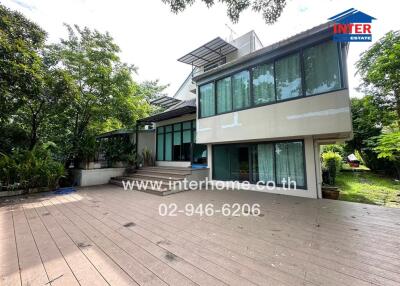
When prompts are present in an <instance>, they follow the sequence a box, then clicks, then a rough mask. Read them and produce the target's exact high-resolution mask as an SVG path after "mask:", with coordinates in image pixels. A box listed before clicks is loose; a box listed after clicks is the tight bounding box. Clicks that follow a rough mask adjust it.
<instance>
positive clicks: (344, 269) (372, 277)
mask: <svg viewBox="0 0 400 286" xmlns="http://www.w3.org/2000/svg"><path fill="white" fill-rule="evenodd" d="M108 199H109V198H107V200H108ZM135 208H140V206H138V205H136V206H135ZM148 209H149V208H148V207H146V212H147V213H149V211H148ZM136 210H137V209H136ZM193 225H195V224H193ZM216 232H218V231H217V230H216ZM229 237H233V239H234V240H235V239H236V240H239V241H240V240H241V239H242V238H240V239H238V238H237V236H236V235H235V234H230V236H227V237H226V238H225V239H229ZM243 239H246V237H244V238H243ZM220 241H224V240H223V239H221V238H220ZM271 247H272V245H270V248H271ZM263 248H264V249H265V248H266V247H265V245H264V247H263ZM300 257H301V256H300ZM301 258H302V260H300V261H299V262H300V263H301V261H303V260H304V257H301ZM306 258H307V257H306ZM311 258H312V259H309V260H310V261H313V260H314V259H315V258H314V257H311ZM317 259H319V262H320V263H321V262H323V264H322V265H326V261H325V260H324V259H320V258H318V257H317ZM328 262H329V261H328ZM335 263H336V262H333V263H330V264H328V266H329V265H330V267H332V268H333V269H335V268H336V269H338V270H341V271H342V272H346V273H347V274H350V275H356V277H359V278H360V279H365V277H366V278H368V279H369V281H373V282H376V281H381V282H382V280H383V281H384V282H385V283H387V284H388V283H392V284H393V283H394V282H393V281H391V280H385V278H383V279H382V278H381V277H379V276H377V275H370V274H369V273H368V271H364V272H362V270H365V268H366V265H364V264H361V265H360V270H357V269H355V270H353V272H349V271H348V270H349V267H351V266H352V265H349V266H346V267H341V268H340V267H337V266H336V264H335ZM334 266H336V267H334ZM339 266H340V264H339ZM367 266H368V265H367ZM350 270H351V268H350ZM367 270H370V269H368V268H367ZM374 270H375V272H377V273H380V272H381V271H382V270H380V269H374ZM308 273H313V272H308ZM386 275H387V276H388V277H389V278H391V279H398V275H397V274H396V273H394V274H393V273H391V272H387V273H386ZM351 278H352V276H349V279H348V280H351Z"/></svg>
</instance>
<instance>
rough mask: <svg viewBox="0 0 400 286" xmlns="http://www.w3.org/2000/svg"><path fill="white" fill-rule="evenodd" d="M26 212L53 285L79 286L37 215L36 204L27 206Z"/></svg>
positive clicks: (25, 207)
mask: <svg viewBox="0 0 400 286" xmlns="http://www.w3.org/2000/svg"><path fill="white" fill-rule="evenodd" d="M24 212H25V217H26V219H27V221H28V225H29V228H30V230H31V232H32V235H33V237H34V238H35V241H36V245H37V247H38V251H39V253H40V256H41V257H42V261H43V265H44V268H45V269H46V272H47V275H48V277H49V281H51V285H71V286H73V285H79V283H78V281H77V279H76V278H75V276H74V275H73V273H72V271H71V269H70V268H69V265H68V264H67V263H66V261H65V260H64V257H63V256H62V254H61V252H60V251H59V249H58V248H57V246H56V245H55V243H54V241H53V239H52V237H51V236H50V234H49V233H48V232H47V229H46V228H45V226H44V225H43V224H42V222H41V220H40V218H39V216H38V215H37V213H36V211H35V204H29V205H25V206H24Z"/></svg>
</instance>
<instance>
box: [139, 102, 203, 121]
mask: <svg viewBox="0 0 400 286" xmlns="http://www.w3.org/2000/svg"><path fill="white" fill-rule="evenodd" d="M191 113H196V107H195V106H183V107H180V108H177V109H172V110H169V111H165V112H163V113H159V114H156V115H152V116H149V117H146V118H143V119H140V120H138V122H139V123H142V124H146V123H148V124H149V123H153V122H159V121H163V120H167V119H171V118H175V117H179V116H182V115H185V114H191Z"/></svg>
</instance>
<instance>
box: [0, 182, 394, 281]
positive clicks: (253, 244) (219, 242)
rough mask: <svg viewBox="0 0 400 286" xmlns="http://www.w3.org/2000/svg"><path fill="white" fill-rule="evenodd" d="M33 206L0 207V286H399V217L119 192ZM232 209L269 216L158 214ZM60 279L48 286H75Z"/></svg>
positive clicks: (85, 193) (207, 196) (244, 197)
mask: <svg viewBox="0 0 400 286" xmlns="http://www.w3.org/2000/svg"><path fill="white" fill-rule="evenodd" d="M29 197H30V198H28V200H27V199H23V198H14V199H12V200H8V201H7V200H4V199H0V250H3V249H6V250H7V253H6V252H4V251H1V252H0V285H3V284H4V285H20V284H22V285H27V284H28V283H29V284H31V285H42V284H45V283H47V282H49V280H52V278H53V277H55V276H56V275H57V274H58V273H64V272H65V271H66V272H67V273H69V275H67V276H66V277H64V278H63V279H67V278H68V279H70V278H74V279H75V277H76V279H75V282H79V283H80V284H81V285H89V284H90V285H107V284H109V285H135V284H136V285H137V284H140V285H148V284H150V285H151V284H152V283H153V284H154V285H158V284H161V283H163V282H164V283H165V284H169V285H196V284H198V285H217V284H229V285H254V284H256V285H279V284H286V285H300V284H302V285H310V286H311V285H339V284H340V285H371V284H373V285H400V251H399V250H400V240H399V239H398V237H399V235H400V210H397V209H389V208H384V207H377V206H369V205H362V204H354V203H348V202H340V201H329V200H311V199H305V198H296V197H288V196H278V195H271V194H265V193H257V192H245V191H244V192H234V191H218V192H204V191H203V192H183V193H179V194H175V195H172V196H168V197H158V196H153V195H149V194H146V193H143V192H127V191H123V190H122V188H118V187H114V186H96V187H89V188H82V189H80V190H79V191H78V192H77V193H75V194H71V195H65V196H46V197H44V196H43V195H36V196H29ZM234 202H237V203H250V204H252V203H259V204H260V205H261V213H262V214H263V216H261V217H224V216H222V215H218V214H216V215H214V216H212V217H198V216H195V217H186V216H184V215H182V214H178V216H177V217H160V216H159V214H158V206H159V204H160V203H167V204H168V203H177V204H178V205H179V208H181V209H182V208H183V206H184V204H185V203H193V204H194V205H198V204H200V203H202V204H206V203H213V204H214V205H215V207H216V208H220V207H221V205H222V204H223V203H231V204H232V203H234ZM13 205H14V206H15V210H14V211H11V208H12V207H13ZM130 222H131V223H133V224H132V225H131V226H129V225H128V226H127V227H125V226H124V225H125V224H126V223H130ZM14 233H15V234H14ZM78 244H79V245H80V247H78ZM89 245H90V246H89ZM88 246H89V247H88ZM167 254H168V258H167ZM20 255H22V256H21V257H19V256H20ZM4 257H7V261H6V262H5V259H4ZM8 257H10V258H11V260H9V261H8ZM53 261H54V264H53V265H52V262H53ZM3 262H5V263H3ZM132 263H133V265H135V267H139V268H140V269H139V270H137V269H132V266H131V265H132ZM19 266H21V272H19ZM66 267H67V268H66ZM68 271H69V272H68ZM147 274H150V275H149V276H147ZM152 275H154V276H155V277H156V278H155V279H154V278H153V279H152V278H150V279H149V280H147V279H148V277H152ZM62 277H63V276H62ZM62 277H61V278H59V279H56V280H54V281H53V283H49V284H48V285H50V284H52V285H57V284H58V285H61V284H71V283H73V282H71V283H68V282H64V283H62V280H63V279H62ZM21 278H22V279H21ZM56 278H57V277H56ZM74 279H72V280H71V281H74ZM21 280H22V281H21ZM76 280H77V281H76ZM64 281H66V280H64ZM155 281H156V282H155ZM21 282H24V283H21Z"/></svg>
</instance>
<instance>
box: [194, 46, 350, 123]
mask: <svg viewBox="0 0 400 286" xmlns="http://www.w3.org/2000/svg"><path fill="white" fill-rule="evenodd" d="M329 41H332V39H323V40H319V41H316V42H313V43H311V44H308V45H305V46H304V47H301V48H298V49H295V50H291V51H290V52H287V53H284V54H282V55H279V56H277V57H275V58H272V59H268V60H265V61H261V62H259V63H257V64H252V65H248V66H246V67H244V68H242V69H238V70H236V71H235V72H231V73H228V74H224V75H221V76H219V77H216V78H214V79H213V80H210V81H206V82H204V83H202V84H201V85H198V87H197V88H198V94H199V97H198V98H199V112H198V116H197V118H198V119H203V118H208V117H213V116H218V115H222V114H227V113H232V112H237V111H241V110H246V109H251V108H257V107H262V106H266V105H272V104H279V103H282V102H286V101H291V100H299V99H303V98H309V97H313V96H318V95H321V94H326V93H331V92H335V91H340V90H344V89H347V88H348V87H347V81H346V79H345V78H344V75H345V72H347V71H345V67H344V65H343V55H342V49H343V48H344V46H343V45H342V43H340V42H337V43H336V50H337V53H338V55H339V56H338V61H339V65H338V66H339V74H340V87H339V88H337V89H333V90H329V91H324V92H320V93H315V94H311V95H306V90H305V74H304V72H305V70H304V55H303V51H304V50H306V49H308V48H311V47H314V46H318V45H320V44H323V43H326V42H329ZM296 53H297V54H299V57H300V79H301V95H300V96H297V97H292V98H287V99H282V100H278V99H277V88H276V76H275V73H276V66H275V63H276V61H278V60H280V59H282V58H285V57H287V56H291V55H293V54H296ZM264 64H273V70H274V91H275V95H274V98H275V101H272V102H266V103H261V104H255V103H254V90H253V71H252V69H253V68H255V67H258V66H261V65H264ZM243 71H248V72H249V75H250V106H249V107H244V108H241V109H234V108H233V107H234V106H233V91H232V83H231V97H232V110H231V111H227V112H224V113H217V87H216V83H217V81H219V80H221V79H224V78H227V77H231V82H232V77H233V75H235V74H237V73H241V72H243ZM210 83H213V85H214V110H215V112H214V115H209V116H201V107H200V96H201V93H200V88H201V87H202V86H204V85H207V84H210Z"/></svg>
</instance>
